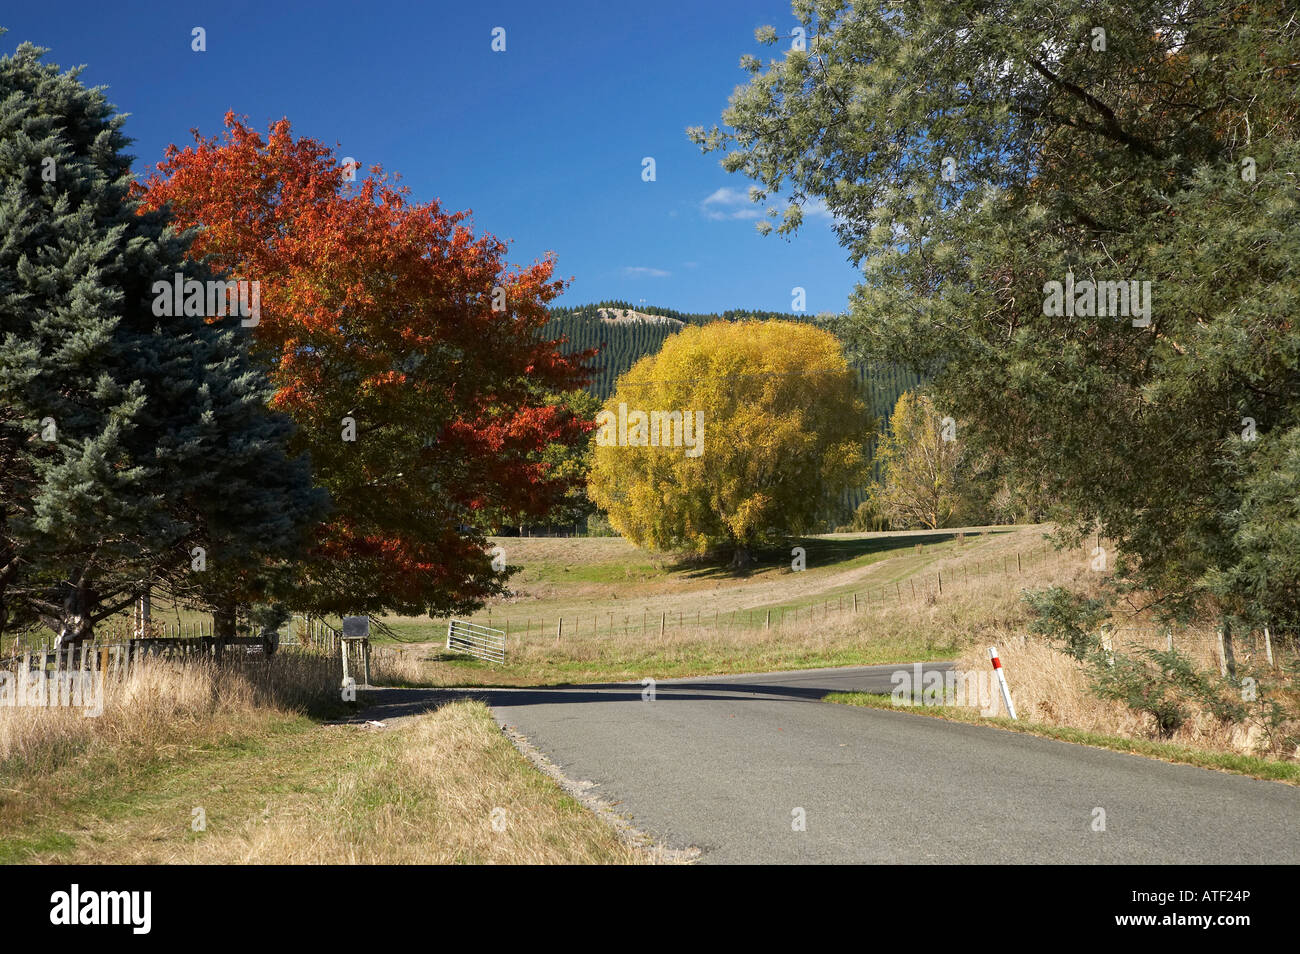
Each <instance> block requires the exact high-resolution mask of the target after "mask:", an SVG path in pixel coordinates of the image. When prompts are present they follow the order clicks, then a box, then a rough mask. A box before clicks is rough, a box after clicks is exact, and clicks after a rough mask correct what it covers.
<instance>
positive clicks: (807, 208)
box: [803, 196, 835, 222]
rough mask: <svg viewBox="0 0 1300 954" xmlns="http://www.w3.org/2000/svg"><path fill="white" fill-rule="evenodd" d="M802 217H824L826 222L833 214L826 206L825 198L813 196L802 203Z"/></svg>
mask: <svg viewBox="0 0 1300 954" xmlns="http://www.w3.org/2000/svg"><path fill="white" fill-rule="evenodd" d="M803 217H804V218H805V219H826V220H827V221H828V222H829V221H830V220H831V219H833V218H834V217H835V216H833V215H831V210H830V209H828V208H826V200H825V199H823V198H821V197H819V196H813V197H812V198H811V199H809V200H808V201H807V202H805V203H804V204H803Z"/></svg>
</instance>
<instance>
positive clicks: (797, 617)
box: [474, 540, 1091, 646]
mask: <svg viewBox="0 0 1300 954" xmlns="http://www.w3.org/2000/svg"><path fill="white" fill-rule="evenodd" d="M964 546H965V544H964V542H963V541H961V540H959V541H958V542H957V545H956V547H955V548H954V549H953V550H951V551H947V552H945V555H944V557H943V558H945V559H951V558H963V554H962V549H963V547H964ZM915 552H916V554H917V555H922V554H924V553H925V552H927V551H926V550H925V545H924V544H919V543H918V544H917V545H916V551H915ZM1080 553H1082V554H1084V555H1085V556H1087V555H1090V553H1091V550H1090V548H1087V547H1080V548H1077V549H1074V550H1056V549H1054V548H1052V547H1050V546H1048V545H1044V546H1042V547H1034V548H1031V549H1029V550H1020V551H1015V552H1012V553H1005V554H1001V555H1000V556H990V557H984V558H981V559H976V560H967V559H964V558H963V562H961V563H960V564H957V565H954V566H948V567H944V566H937V567H935V568H934V569H933V570H932V571H924V572H918V573H913V574H911V575H909V576H906V577H900V578H897V579H894V580H891V581H889V582H885V583H875V584H872V585H870V586H865V587H857V588H852V589H849V590H845V591H842V592H836V593H832V594H830V595H827V596H823V597H819V598H814V599H808V600H797V601H793V602H789V603H778V604H773V605H765V604H764V605H758V606H752V607H740V608H735V609H732V610H724V609H719V608H716V607H715V608H714V609H712V610H710V609H708V608H705V607H703V606H697V607H695V608H694V609H692V610H687V609H683V608H677V609H674V610H671V611H670V610H666V609H655V608H652V607H645V608H644V609H643V610H642V611H641V613H640V614H637V613H634V612H627V611H610V610H606V611H605V612H603V613H602V612H592V613H571V614H563V615H557V616H551V617H546V616H544V615H539V616H528V615H525V616H517V615H512V614H506V615H505V616H504V617H502V616H501V615H500V614H493V613H491V612H489V613H487V614H484V615H482V616H479V617H476V618H475V619H474V622H476V623H479V624H481V625H486V626H493V627H496V628H498V629H501V630H502V631H503V632H504V633H505V634H506V640H507V643H509V641H510V640H512V639H513V640H514V641H515V642H514V645H516V646H522V645H523V644H524V643H525V642H526V641H527V640H530V639H554V640H555V641H556V642H563V641H564V640H565V639H579V638H586V639H599V638H613V637H630V636H642V637H646V636H650V635H653V634H656V633H657V634H659V635H668V634H669V633H671V632H674V631H685V630H687V629H692V628H693V629H701V628H712V629H716V630H723V631H730V630H738V629H749V630H758V629H780V628H782V627H784V626H787V625H795V624H799V625H805V624H807V623H810V622H815V621H817V620H826V621H828V622H830V621H833V620H835V619H839V618H844V617H847V616H851V615H853V614H857V613H861V612H864V611H867V610H870V609H876V608H879V607H886V606H903V607H906V606H919V605H934V604H936V603H939V602H941V601H945V600H949V599H952V598H954V597H955V596H957V595H958V594H959V593H960V594H965V593H969V592H970V590H971V588H972V587H976V586H980V585H981V584H983V583H986V582H987V581H988V580H990V579H994V578H1000V577H1007V578H1009V577H1013V576H1017V575H1021V574H1024V573H1027V572H1029V571H1030V570H1031V569H1036V568H1039V567H1042V566H1046V565H1060V564H1063V563H1065V562H1067V561H1069V560H1073V559H1077V558H1078V555H1079V554H1080ZM1085 565H1086V564H1085Z"/></svg>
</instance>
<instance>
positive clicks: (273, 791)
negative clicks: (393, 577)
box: [0, 653, 643, 864]
mask: <svg viewBox="0 0 1300 954" xmlns="http://www.w3.org/2000/svg"><path fill="white" fill-rule="evenodd" d="M372 661H373V660H372ZM392 662H393V660H391V659H389V658H387V657H385V656H384V655H382V654H381V657H380V660H379V667H378V668H379V671H380V673H381V674H385V675H388V676H391V674H392V670H391V669H388V668H385V667H387V666H389V665H390V664H391V663H392ZM339 695H340V694H339V672H338V664H337V661H335V660H330V659H327V658H324V657H319V656H313V655H308V654H299V653H284V654H277V656H276V657H274V658H273V659H272V660H271V661H270V662H269V663H261V664H259V665H257V666H251V665H248V666H216V665H213V664H211V663H209V662H203V661H197V660H191V661H188V663H187V664H185V665H181V664H180V663H179V662H177V663H169V662H165V661H158V660H151V661H146V662H145V663H144V664H143V665H141V666H140V668H139V670H138V672H136V673H134V674H133V675H132V676H131V677H130V679H129V680H127V681H125V682H124V683H122V684H120V685H114V686H110V687H109V688H108V689H107V690H106V692H105V700H104V701H105V705H104V711H103V714H102V715H101V716H99V717H97V718H86V717H85V716H84V715H83V713H82V710H78V709H71V708H64V709H59V708H8V709H0V861H26V862H30V861H59V862H75V863H95V864H100V863H118V864H120V863H171V862H178V863H275V864H286V863H331V864H339V863H380V862H385V863H392V862H398V863H406V862H410V863H417V862H418V863H435V862H511V863H530V862H536V863H597V862H618V863H624V862H633V861H638V860H642V859H643V855H642V854H641V853H639V852H638V851H636V850H634V849H632V848H630V847H628V846H626V845H625V844H624V843H623V842H622V841H620V840H619V838H618V836H617V835H616V834H615V833H614V832H613V831H612V830H611V829H610V828H608V827H607V826H605V825H604V824H603V823H602V822H600V821H599V820H597V819H596V818H595V817H594V816H592V815H591V814H590V813H588V812H587V811H586V810H585V809H584V808H582V807H581V806H580V805H578V803H576V802H574V801H573V800H572V799H570V798H569V797H568V796H566V795H564V794H563V793H562V792H561V791H560V789H559V788H558V787H557V786H555V785H554V784H553V783H552V782H551V781H550V780H548V779H546V778H545V777H544V776H543V775H542V774H541V773H540V772H538V771H537V770H535V769H534V768H533V767H532V766H531V765H529V764H528V762H527V761H526V760H525V759H524V758H523V756H521V755H520V754H519V753H518V752H517V751H516V750H515V749H514V747H513V746H512V745H511V744H510V743H509V742H508V741H507V740H506V739H505V738H504V737H503V736H502V734H501V733H500V731H499V730H498V728H497V726H496V724H495V723H494V722H493V721H492V719H491V717H490V715H489V714H488V711H487V709H486V708H485V707H483V706H482V705H481V704H470V703H458V704H455V705H451V706H447V707H444V708H442V709H439V710H438V711H436V712H433V713H430V714H428V715H425V716H420V717H412V718H406V719H401V720H395V721H394V722H393V723H391V724H390V725H388V726H386V727H384V728H382V729H375V728H372V727H369V726H367V725H364V724H362V725H352V724H335V725H330V724H325V725H322V724H319V723H315V722H313V721H311V720H309V719H306V718H303V717H302V716H301V714H299V713H301V712H302V711H305V707H304V701H305V700H312V701H314V702H315V704H316V705H317V706H319V705H320V704H321V703H322V702H326V703H328V702H329V701H330V700H339ZM495 809H501V810H502V811H501V813H500V815H499V817H500V820H501V821H500V824H503V825H504V830H497V827H495V826H494V825H493V820H494V819H493V812H494V810H495ZM196 810H201V812H202V813H203V817H204V819H205V830H204V831H199V832H196V831H194V830H193V828H192V822H193V821H194V820H195V818H196V817H197V816H196Z"/></svg>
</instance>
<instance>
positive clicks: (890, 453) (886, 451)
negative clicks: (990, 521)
mask: <svg viewBox="0 0 1300 954" xmlns="http://www.w3.org/2000/svg"><path fill="white" fill-rule="evenodd" d="M947 423H948V428H947V430H948V433H947V434H945V427H944V424H945V421H944V419H943V418H941V417H940V416H939V412H938V411H937V410H936V409H935V406H934V402H933V401H931V400H930V399H929V398H928V397H926V396H925V395H923V394H913V393H912V392H910V391H905V392H903V394H902V395H901V396H900V397H899V398H898V403H897V404H895V405H894V413H893V414H892V415H891V416H890V418H889V434H888V435H886V437H885V438H884V439H883V440H882V441H881V442H880V446H879V447H878V448H877V449H876V459H877V460H879V461H880V470H881V482H880V484H879V485H878V486H877V487H876V488H875V490H874V492H873V493H872V495H871V502H872V504H873V505H874V506H875V508H876V509H877V510H878V511H879V512H881V513H884V514H885V515H886V516H888V517H889V519H890V520H891V521H892V522H893V524H894V526H896V527H902V528H911V527H924V528H926V529H929V530H935V529H938V528H939V527H943V526H946V525H947V523H948V520H949V519H950V518H951V517H952V515H953V514H954V513H956V512H957V511H958V510H959V509H960V507H961V504H962V497H961V487H960V486H959V471H958V468H959V465H960V463H961V451H960V449H959V446H958V444H957V441H956V439H955V438H956V424H955V423H954V422H952V421H951V420H949V421H948V422H947ZM945 437H947V438H948V439H947V440H945Z"/></svg>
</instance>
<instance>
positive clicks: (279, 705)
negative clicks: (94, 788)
mask: <svg viewBox="0 0 1300 954" xmlns="http://www.w3.org/2000/svg"><path fill="white" fill-rule="evenodd" d="M339 679H340V677H339V671H338V662H337V661H336V660H333V659H331V658H328V657H325V656H320V655H316V654H311V653H299V652H282V653H277V654H276V655H274V656H272V657H271V658H269V659H257V660H256V661H254V660H253V659H248V660H238V661H234V662H223V663H216V662H213V661H212V660H210V659H202V658H190V659H186V660H183V661H182V660H168V659H158V658H150V657H145V658H144V659H142V660H140V661H139V662H138V663H137V664H136V665H135V666H134V667H133V668H132V670H131V672H130V674H129V675H128V676H127V677H126V678H125V679H122V680H116V679H113V678H111V677H110V678H109V679H108V680H105V683H104V687H103V711H102V713H101V714H99V715H97V716H95V715H90V714H89V712H90V711H91V710H89V709H87V708H72V707H58V706H49V707H37V706H12V707H11V706H0V777H5V776H8V777H14V776H31V775H33V774H37V773H48V772H51V771H54V770H56V769H57V768H58V767H59V766H61V765H63V764H65V763H66V762H67V761H69V760H70V759H72V758H73V757H75V756H77V755H79V754H83V753H86V752H88V751H94V750H97V749H102V750H104V751H112V752H120V753H129V754H130V757H132V758H135V759H147V758H149V757H151V756H153V755H155V754H157V753H158V751H159V750H160V749H161V748H164V747H167V746H169V745H174V744H176V743H177V742H178V741H180V740H183V741H184V742H185V744H189V745H203V744H205V743H210V742H213V741H215V740H217V739H220V738H222V737H224V736H228V735H230V734H235V733H243V732H246V731H248V730H249V729H250V728H253V727H256V726H258V725H262V724H264V723H266V722H267V720H271V719H275V718H284V717H286V716H289V715H292V714H295V713H306V712H310V711H312V710H313V709H314V708H315V707H319V706H320V705H321V704H322V702H323V701H329V700H338V699H339V691H338V686H339Z"/></svg>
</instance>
